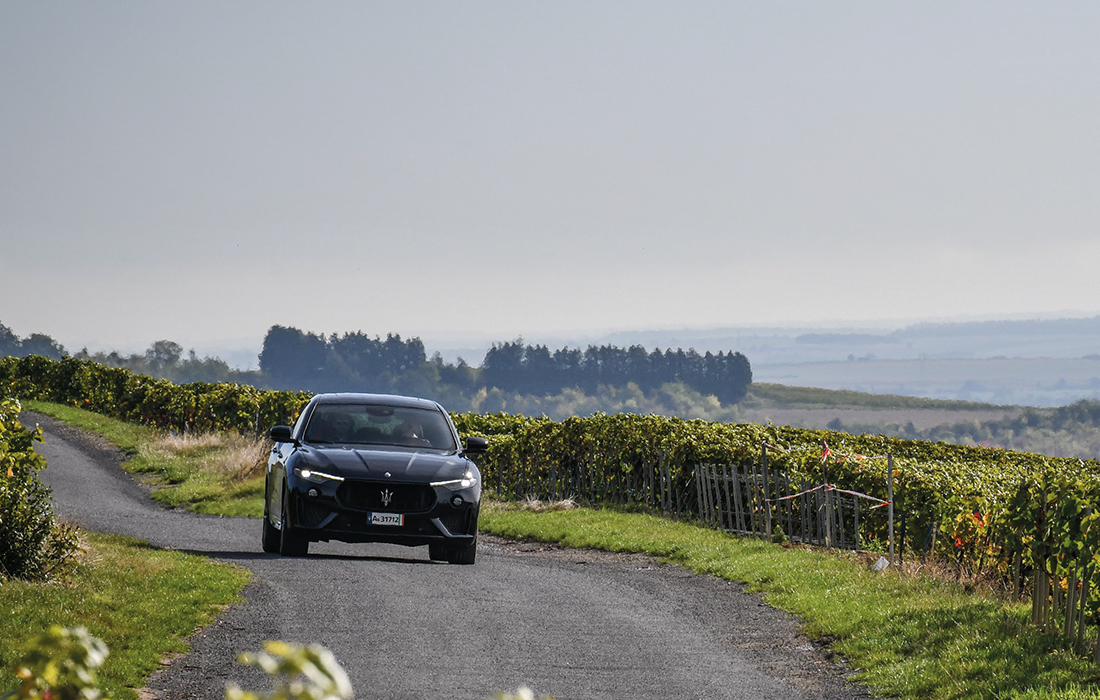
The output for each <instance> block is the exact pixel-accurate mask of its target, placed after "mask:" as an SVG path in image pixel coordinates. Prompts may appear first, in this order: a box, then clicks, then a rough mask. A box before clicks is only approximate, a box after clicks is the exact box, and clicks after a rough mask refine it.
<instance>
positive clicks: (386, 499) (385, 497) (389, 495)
mask: <svg viewBox="0 0 1100 700" xmlns="http://www.w3.org/2000/svg"><path fill="white" fill-rule="evenodd" d="M392 500H393V491H390V490H389V489H382V505H384V506H388V505H389V504H390V501H392Z"/></svg>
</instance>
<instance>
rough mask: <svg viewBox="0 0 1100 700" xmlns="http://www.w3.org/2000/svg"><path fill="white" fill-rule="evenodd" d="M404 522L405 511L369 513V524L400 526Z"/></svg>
mask: <svg viewBox="0 0 1100 700" xmlns="http://www.w3.org/2000/svg"><path fill="white" fill-rule="evenodd" d="M404 524H405V515H404V513H367V525H395V526H397V527H400V526H402V525H404Z"/></svg>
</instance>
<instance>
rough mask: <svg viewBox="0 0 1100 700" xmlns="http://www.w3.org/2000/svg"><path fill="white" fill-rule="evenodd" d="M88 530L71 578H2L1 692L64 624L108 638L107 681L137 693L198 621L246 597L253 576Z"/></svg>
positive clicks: (103, 677) (124, 698)
mask: <svg viewBox="0 0 1100 700" xmlns="http://www.w3.org/2000/svg"><path fill="white" fill-rule="evenodd" d="M82 538H83V540H84V546H85V552H84V554H83V555H82V556H81V557H80V562H79V563H78V564H77V566H76V568H75V570H74V571H73V572H72V574H71V575H70V576H69V577H68V579H67V580H66V581H65V582H63V583H49V584H41V583H26V582H22V581H8V582H7V583H5V584H4V585H3V586H0V693H2V692H5V691H6V690H8V689H10V688H12V687H14V686H15V685H16V678H15V665H16V663H17V662H18V661H19V659H20V658H21V657H22V655H23V646H24V645H25V644H26V642H27V641H28V640H29V639H31V638H32V637H34V636H35V635H37V634H39V633H41V632H45V631H46V630H47V629H48V628H49V627H50V625H53V624H60V625H63V626H68V627H78V626H83V627H86V628H88V631H89V632H90V633H91V634H92V635H94V636H96V637H99V638H100V639H102V640H103V641H104V642H106V643H107V646H108V647H109V648H110V656H108V657H107V661H106V663H105V664H104V665H103V667H102V668H101V669H99V679H100V683H101V687H102V688H103V690H105V691H106V692H107V693H108V694H109V696H110V697H113V698H116V700H136V698H137V692H136V691H135V690H134V689H135V688H141V687H142V686H144V685H145V681H146V679H147V678H148V677H149V676H150V675H151V674H152V673H153V672H154V671H156V670H157V669H158V668H159V667H160V664H161V660H162V659H164V658H165V657H166V656H167V655H169V654H174V653H181V652H184V651H186V649H187V638H188V637H190V636H191V634H192V633H193V632H194V631H195V629H196V628H198V627H201V626H203V625H206V624H209V623H210V622H211V621H213V619H214V618H215V617H216V616H217V614H218V613H219V612H221V610H222V609H223V608H224V607H225V606H226V605H228V604H230V603H233V602H236V601H239V600H240V597H239V594H240V590H241V589H242V588H243V587H244V586H245V584H246V583H247V582H248V579H249V576H250V573H249V572H248V571H247V570H246V569H242V568H239V567H236V566H232V565H229V564H224V563H218V562H214V561H211V560H209V559H206V558H205V557H200V556H195V555H190V554H183V553H180V552H170V551H166V550H160V549H156V548H154V547H151V546H149V545H147V544H145V543H143V542H140V541H138V540H134V539H131V538H127V537H121V536H117V535H100V534H95V533H90V532H84V533H82Z"/></svg>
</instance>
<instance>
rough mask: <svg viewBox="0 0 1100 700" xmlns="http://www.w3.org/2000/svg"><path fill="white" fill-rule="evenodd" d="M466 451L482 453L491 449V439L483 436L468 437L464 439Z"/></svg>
mask: <svg viewBox="0 0 1100 700" xmlns="http://www.w3.org/2000/svg"><path fill="white" fill-rule="evenodd" d="M463 442H464V443H465V444H466V448H465V451H466V452H468V453H469V454H481V453H482V452H487V451H488V450H489V440H488V439H486V438H483V437H472V436H471V437H468V438H465V439H464V440H463Z"/></svg>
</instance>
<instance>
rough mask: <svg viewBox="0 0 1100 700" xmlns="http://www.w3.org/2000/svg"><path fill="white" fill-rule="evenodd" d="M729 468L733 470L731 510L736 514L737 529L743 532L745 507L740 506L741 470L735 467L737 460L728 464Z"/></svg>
mask: <svg viewBox="0 0 1100 700" xmlns="http://www.w3.org/2000/svg"><path fill="white" fill-rule="evenodd" d="M730 469H732V470H733V481H732V482H731V483H732V484H733V486H732V488H733V512H734V514H736V515H737V530H738V531H739V532H742V533H743V532H745V509H744V508H742V507H741V495H742V494H741V470H740V469H739V468H738V467H737V462H734V463H733V464H731V465H730Z"/></svg>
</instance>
